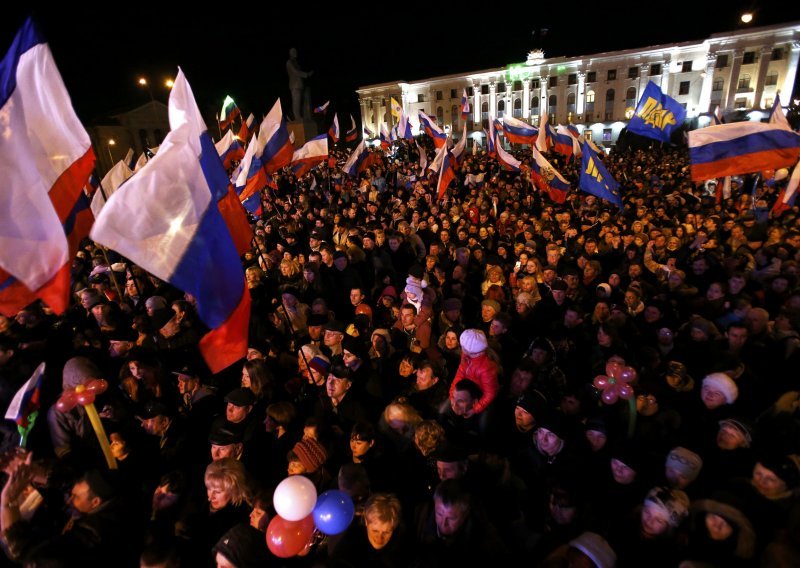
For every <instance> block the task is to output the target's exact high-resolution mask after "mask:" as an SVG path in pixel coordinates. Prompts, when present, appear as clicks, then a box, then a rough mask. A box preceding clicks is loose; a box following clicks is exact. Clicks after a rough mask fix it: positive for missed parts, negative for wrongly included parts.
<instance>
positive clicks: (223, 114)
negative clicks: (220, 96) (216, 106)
mask: <svg viewBox="0 0 800 568" xmlns="http://www.w3.org/2000/svg"><path fill="white" fill-rule="evenodd" d="M240 112H241V111H240V110H239V107H238V106H236V103H235V102H233V99H232V98H231V97H230V95H228V96H226V97H225V100H224V101H223V102H222V110H221V111H220V113H219V127H220V128H221V129H222V130H225V129H226V128H228V127H229V126H230V125H231V124H233V121H234V120H236V117H237V116H239V114H240Z"/></svg>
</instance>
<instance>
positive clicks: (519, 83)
mask: <svg viewBox="0 0 800 568" xmlns="http://www.w3.org/2000/svg"><path fill="white" fill-rule="evenodd" d="M514 90H515V91H521V90H522V81H514Z"/></svg>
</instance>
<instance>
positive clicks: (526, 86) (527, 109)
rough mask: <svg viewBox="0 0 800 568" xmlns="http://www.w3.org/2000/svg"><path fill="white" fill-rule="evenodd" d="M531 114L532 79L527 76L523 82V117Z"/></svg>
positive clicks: (528, 116)
mask: <svg viewBox="0 0 800 568" xmlns="http://www.w3.org/2000/svg"><path fill="white" fill-rule="evenodd" d="M530 116H531V79H530V77H528V78H526V79H525V81H523V83H522V118H530Z"/></svg>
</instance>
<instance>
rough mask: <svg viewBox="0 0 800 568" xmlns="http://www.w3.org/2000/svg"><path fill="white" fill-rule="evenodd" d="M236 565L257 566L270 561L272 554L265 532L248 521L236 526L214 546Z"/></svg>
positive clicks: (248, 567)
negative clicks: (265, 541) (265, 542)
mask: <svg viewBox="0 0 800 568" xmlns="http://www.w3.org/2000/svg"><path fill="white" fill-rule="evenodd" d="M214 552H219V553H220V554H222V556H224V557H225V558H227V559H228V561H229V562H231V563H232V564H233V565H234V566H238V567H239V568H256V567H257V566H267V565H269V563H270V554H269V553H268V552H267V547H266V546H264V533H262V532H261V531H259V530H257V529H254V528H253V527H251V526H250V525H248V524H246V523H241V524H238V525H236V526H234V527H233V528H232V529H230V530H229V531H228V532H226V533H225V534H224V535H223V537H222V538H221V539H219V541H218V542H217V544H216V546H214Z"/></svg>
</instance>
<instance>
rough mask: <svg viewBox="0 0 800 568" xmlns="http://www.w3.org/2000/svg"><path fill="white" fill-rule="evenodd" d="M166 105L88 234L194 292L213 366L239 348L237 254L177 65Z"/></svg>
mask: <svg viewBox="0 0 800 568" xmlns="http://www.w3.org/2000/svg"><path fill="white" fill-rule="evenodd" d="M277 104H279V103H277ZM169 111H170V112H169V116H170V126H171V131H170V133H169V134H168V135H167V137H166V138H165V139H164V142H163V143H162V145H161V148H160V150H159V152H158V154H157V155H156V156H155V157H154V158H153V159H152V160H150V161H149V162H148V163H147V165H146V166H145V167H144V168H142V170H141V171H140V172H139V173H138V174H136V176H135V177H133V178H132V179H130V180H129V181H128V182H127V183H126V184H125V185H124V186H123V187H122V188H120V189H119V190H118V191H117V192H116V193H115V194H114V195H113V196H111V198H110V199H109V202H108V203H107V204H106V206H105V207H104V208H103V211H102V213H101V214H100V216H99V217H98V219H97V221H96V222H95V225H94V227H93V229H92V233H91V236H92V239H94V240H95V241H96V242H98V243H102V244H103V245H106V246H108V247H109V248H112V249H114V250H116V251H118V252H120V253H121V254H124V255H125V256H126V257H127V258H129V259H131V260H132V261H133V262H135V263H136V264H138V265H139V266H141V267H142V268H143V269H145V270H147V271H148V272H151V273H153V274H155V275H156V276H158V277H159V278H161V279H162V280H164V281H166V282H169V283H170V284H172V285H173V286H175V287H176V288H178V289H180V290H184V291H185V292H189V293H191V294H192V295H193V296H194V297H195V298H197V312H198V315H199V316H200V318H201V319H202V321H203V322H204V323H205V324H206V326H208V328H209V329H211V331H210V332H209V333H208V334H207V335H206V336H205V337H204V338H203V339H202V340H201V342H200V349H201V352H202V353H203V357H204V358H205V360H206V363H207V364H208V366H209V368H210V369H212V371H214V372H219V371H221V370H222V369H224V368H226V367H227V366H229V365H230V364H232V363H233V362H235V361H237V360H239V359H241V358H242V357H243V356H244V355H245V353H246V351H247V326H248V321H249V314H250V306H249V304H250V296H249V293H248V292H247V288H246V286H245V284H244V273H243V270H242V265H241V263H240V262H239V255H238V254H237V252H236V248H235V246H234V242H233V239H232V237H231V234H230V231H229V230H228V227H227V226H226V224H225V222H224V220H223V217H222V215H221V214H220V211H219V209H218V207H217V202H216V200H215V199H214V196H215V194H216V193H218V192H223V193H224V192H227V186H228V180H227V178H226V176H225V171H224V170H223V169H222V163H221V162H220V160H219V156H218V154H217V152H216V149H215V148H214V143H213V142H212V140H211V137H210V136H209V135H208V132H207V131H206V125H205V123H204V122H203V119H202V117H201V116H200V111H199V109H198V108H197V105H196V103H195V101H194V95H193V93H192V90H191V87H190V86H189V83H188V82H187V81H186V78H185V77H184V75H183V72H182V71H180V72H179V73H178V76H177V78H176V79H175V86H174V87H173V89H172V92H171V94H170V98H169ZM131 211H136V212H137V213H138V214H137V216H136V217H134V218H131V216H130V212H131ZM198 275H203V277H202V278H198Z"/></svg>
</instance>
